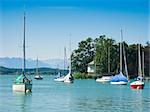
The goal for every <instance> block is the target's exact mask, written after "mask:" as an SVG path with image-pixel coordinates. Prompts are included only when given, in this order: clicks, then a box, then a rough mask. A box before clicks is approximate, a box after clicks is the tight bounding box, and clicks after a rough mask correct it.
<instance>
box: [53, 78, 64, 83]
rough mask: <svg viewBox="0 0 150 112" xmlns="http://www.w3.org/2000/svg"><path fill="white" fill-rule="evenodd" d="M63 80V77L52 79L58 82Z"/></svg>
mask: <svg viewBox="0 0 150 112" xmlns="http://www.w3.org/2000/svg"><path fill="white" fill-rule="evenodd" d="M64 80H65V79H64V77H60V78H56V79H54V81H58V82H64Z"/></svg>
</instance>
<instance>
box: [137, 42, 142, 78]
mask: <svg viewBox="0 0 150 112" xmlns="http://www.w3.org/2000/svg"><path fill="white" fill-rule="evenodd" d="M138 62H139V64H138V76H141V77H142V71H141V54H140V44H138Z"/></svg>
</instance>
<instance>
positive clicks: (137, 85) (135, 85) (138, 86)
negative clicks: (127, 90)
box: [130, 44, 144, 89]
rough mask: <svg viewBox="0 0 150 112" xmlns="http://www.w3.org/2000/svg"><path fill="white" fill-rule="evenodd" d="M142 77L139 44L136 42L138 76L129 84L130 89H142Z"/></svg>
mask: <svg viewBox="0 0 150 112" xmlns="http://www.w3.org/2000/svg"><path fill="white" fill-rule="evenodd" d="M143 58H144V57H143ZM143 61H144V59H143ZM143 65H144V62H143ZM143 69H144V67H143ZM143 77H144V70H143V75H142V71H141V54H140V44H138V77H137V78H136V81H134V82H132V83H131V84H130V87H131V89H143V88H144V81H143V80H144V79H143Z"/></svg>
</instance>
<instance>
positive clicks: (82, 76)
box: [73, 73, 94, 79]
mask: <svg viewBox="0 0 150 112" xmlns="http://www.w3.org/2000/svg"><path fill="white" fill-rule="evenodd" d="M73 77H74V78H75V79H92V78H94V77H93V76H91V75H87V74H85V73H74V74H73Z"/></svg>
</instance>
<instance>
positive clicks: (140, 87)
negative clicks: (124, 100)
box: [130, 85, 144, 89]
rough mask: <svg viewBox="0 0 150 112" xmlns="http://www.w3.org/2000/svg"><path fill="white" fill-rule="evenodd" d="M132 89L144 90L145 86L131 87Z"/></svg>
mask: <svg viewBox="0 0 150 112" xmlns="http://www.w3.org/2000/svg"><path fill="white" fill-rule="evenodd" d="M130 87H131V88H132V89H143V88H144V85H131V86H130Z"/></svg>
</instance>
